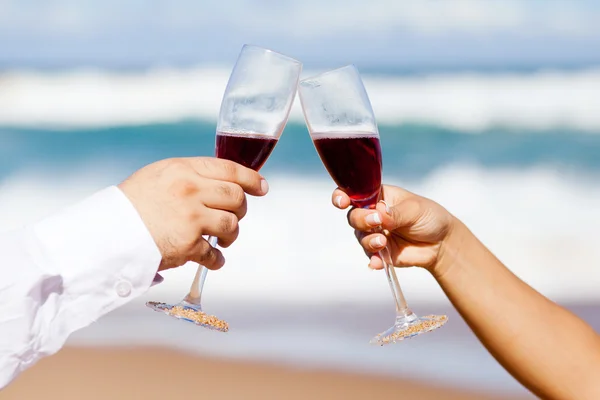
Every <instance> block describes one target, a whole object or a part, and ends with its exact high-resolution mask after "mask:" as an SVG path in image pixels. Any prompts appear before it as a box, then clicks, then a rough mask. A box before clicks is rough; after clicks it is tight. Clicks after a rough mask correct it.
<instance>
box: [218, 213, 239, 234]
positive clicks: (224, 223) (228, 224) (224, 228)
mask: <svg viewBox="0 0 600 400" xmlns="http://www.w3.org/2000/svg"><path fill="white" fill-rule="evenodd" d="M237 226H238V219H237V217H236V216H235V215H234V214H231V213H227V214H224V215H222V216H221V218H220V219H219V231H221V232H224V233H232V232H234V231H235V230H236V229H237Z"/></svg>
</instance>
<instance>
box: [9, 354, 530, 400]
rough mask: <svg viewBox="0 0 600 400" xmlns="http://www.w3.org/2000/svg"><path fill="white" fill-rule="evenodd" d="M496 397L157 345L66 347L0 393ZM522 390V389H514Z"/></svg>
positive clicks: (90, 399)
mask: <svg viewBox="0 0 600 400" xmlns="http://www.w3.org/2000/svg"><path fill="white" fill-rule="evenodd" d="M188 396H193V397H195V398H203V399H210V398H216V399H217V398H218V399H290V400H293V399H344V400H351V399H372V398H384V396H385V398H390V399H392V398H393V399H420V400H429V399H431V400H433V399H435V400H488V399H489V400H492V399H494V400H500V399H509V398H510V399H515V398H517V397H494V396H489V395H485V394H482V393H478V392H467V391H460V390H456V389H450V388H445V387H442V386H438V385H434V384H428V383H427V382H415V381H408V380H403V379H390V378H378V377H375V376H371V375H366V374H352V373H342V372H335V371H331V370H317V369H310V370H307V369H299V368H292V367H288V366H286V367H283V366H281V365H276V364H266V363H252V362H240V361H226V360H223V359H213V358H206V357H197V356H193V355H186V354H184V353H181V352H177V351H173V350H167V349H162V348H157V347H146V348H143V347H140V348H115V347H112V348H102V347H97V348H84V347H69V348H66V349H64V350H62V351H61V352H59V353H58V354H57V355H55V356H54V357H49V358H47V359H44V360H42V361H40V362H39V363H38V364H37V365H36V366H34V367H33V368H32V369H30V370H28V371H26V372H25V373H24V374H23V375H21V376H20V377H19V378H18V379H17V380H16V381H15V382H14V383H13V384H12V385H10V386H9V387H8V388H6V389H5V390H4V391H3V392H2V393H0V398H1V399H3V400H23V399H38V398H43V399H45V400H54V399H56V400H71V399H73V400H75V399H77V400H81V399H87V400H105V399H114V400H118V399H147V400H152V399H161V400H162V399H182V398H186V397H188ZM520 398H522V397H520Z"/></svg>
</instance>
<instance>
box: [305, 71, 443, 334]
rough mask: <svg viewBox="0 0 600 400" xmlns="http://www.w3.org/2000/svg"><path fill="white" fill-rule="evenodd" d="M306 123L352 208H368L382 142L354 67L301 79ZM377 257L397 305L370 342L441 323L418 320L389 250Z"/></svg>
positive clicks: (377, 186) (376, 190)
mask: <svg viewBox="0 0 600 400" xmlns="http://www.w3.org/2000/svg"><path fill="white" fill-rule="evenodd" d="M299 95H300V101H301V103H302V110H303V112H304V117H305V119H306V124H307V126H308V130H309V133H310V136H311V138H312V140H313V143H314V145H315V148H316V149H317V152H318V153H319V156H320V157H321V161H322V162H323V164H324V165H325V167H326V168H327V170H328V171H329V174H330V175H331V177H332V178H333V180H334V181H335V182H336V184H337V185H338V187H339V188H340V189H341V190H343V191H344V192H345V193H346V194H348V196H349V197H350V199H351V200H352V205H353V206H355V207H363V208H373V207H374V206H375V205H376V204H377V202H378V201H380V200H383V199H382V198H381V196H382V191H381V170H382V160H381V145H380V141H379V131H378V129H377V123H376V122H375V115H374V113H373V109H372V107H371V103H370V101H369V97H368V95H367V92H366V90H365V87H364V85H363V83H362V80H361V78H360V75H359V73H358V70H357V69H356V67H354V66H353V65H349V66H346V67H343V68H340V69H336V70H333V71H329V72H325V73H323V74H321V75H318V76H315V77H312V78H308V79H303V80H302V81H300V88H299ZM380 255H381V258H382V260H383V262H384V269H385V272H386V276H387V280H388V283H389V285H390V289H391V291H392V295H393V296H394V301H395V304H396V320H395V323H394V325H393V326H392V327H391V328H389V329H388V330H386V331H384V332H382V333H381V334H379V335H377V336H375V337H374V338H373V339H372V340H371V343H373V344H380V345H384V344H388V343H394V342H396V341H399V340H402V339H406V338H410V337H413V336H416V335H419V334H421V333H424V332H429V331H431V330H433V329H436V328H438V327H440V326H442V325H443V324H444V323H445V322H446V320H447V318H446V317H445V316H428V317H422V318H419V317H417V315H416V314H415V313H413V312H412V311H411V310H410V308H408V305H407V304H406V300H405V299H404V295H403V294H402V291H401V289H400V284H399V283H398V278H397V277H396V272H395V270H394V268H393V267H390V266H389V264H388V263H389V260H390V258H389V252H388V250H387V248H386V249H384V250H382V251H381V253H380Z"/></svg>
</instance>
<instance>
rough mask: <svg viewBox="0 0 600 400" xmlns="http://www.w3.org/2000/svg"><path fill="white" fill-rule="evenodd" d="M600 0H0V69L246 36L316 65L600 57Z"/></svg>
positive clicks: (157, 52) (208, 59)
mask: <svg viewBox="0 0 600 400" xmlns="http://www.w3.org/2000/svg"><path fill="white" fill-rule="evenodd" d="M597 21H600V1H595V0H419V1H414V0H406V1H402V0H363V1H357V0H254V1H251V0H220V1H215V0H176V1H167V0H146V1H141V0H126V1H120V0H0V65H3V66H5V67H6V66H13V67H18V66H25V65H27V66H74V65H98V66H115V67H119V66H120V67H124V66H148V65H157V64H163V65H164V64H198V63H217V64H220V63H227V64H229V63H231V62H232V61H233V60H234V59H235V56H236V54H237V52H238V51H239V49H240V47H241V46H242V44H244V43H248V42H250V43H255V44H259V45H263V46H267V47H272V48H274V49H277V50H279V51H282V52H285V53H288V54H290V55H293V56H295V57H298V58H301V59H302V60H303V61H304V62H305V63H306V64H307V65H313V66H315V67H321V66H330V65H339V64H343V63H348V62H354V63H356V64H358V65H359V66H360V67H362V68H390V69H394V68H409V69H410V68H419V67H431V68H437V67H439V68H447V67H457V68H465V67H467V68H468V67H491V68H499V67H504V66H513V67H544V66H548V67H554V66H581V65H590V64H599V63H600V52H599V51H598V49H600V23H598V22H597Z"/></svg>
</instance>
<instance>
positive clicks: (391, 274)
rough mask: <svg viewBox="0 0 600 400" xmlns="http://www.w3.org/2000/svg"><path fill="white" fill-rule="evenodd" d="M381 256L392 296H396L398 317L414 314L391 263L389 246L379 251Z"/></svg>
mask: <svg viewBox="0 0 600 400" xmlns="http://www.w3.org/2000/svg"><path fill="white" fill-rule="evenodd" d="M379 256H380V257H381V260H382V261H383V269H384V270H385V274H386V276H387V280H388V283H389V285H390V290H391V291H392V296H394V303H395V304H396V318H407V317H409V316H410V315H411V314H412V311H411V310H410V308H408V304H406V299H405V298H404V294H403V293H402V289H401V288H400V283H399V282H398V277H397V276H396V270H395V268H394V266H393V265H390V264H389V260H390V255H389V251H388V249H387V247H386V248H384V249H383V250H381V251H380V252H379Z"/></svg>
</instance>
